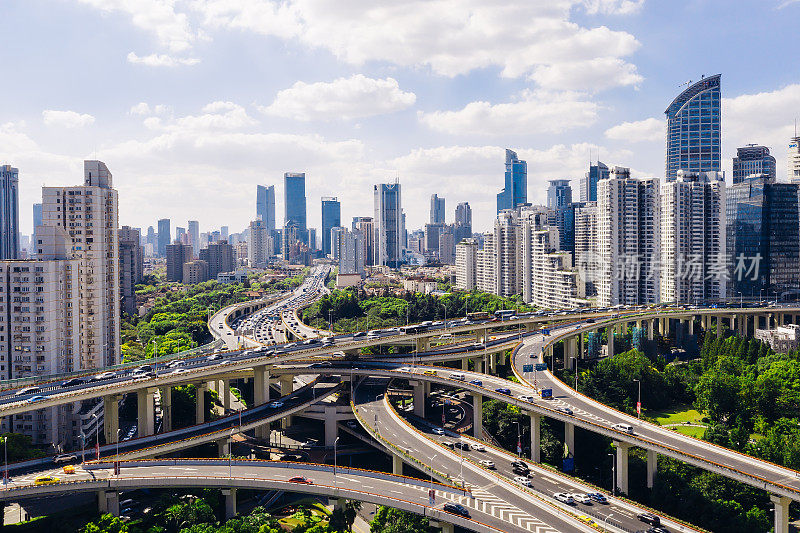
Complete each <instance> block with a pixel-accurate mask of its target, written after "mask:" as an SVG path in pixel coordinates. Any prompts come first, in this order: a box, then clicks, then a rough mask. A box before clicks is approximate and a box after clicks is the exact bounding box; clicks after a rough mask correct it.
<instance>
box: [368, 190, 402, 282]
mask: <svg viewBox="0 0 800 533" xmlns="http://www.w3.org/2000/svg"><path fill="white" fill-rule="evenodd" d="M373 192H374V202H375V264H376V265H386V266H390V267H397V266H398V265H399V264H400V261H401V260H402V258H403V240H404V237H405V227H404V225H403V207H402V201H401V196H400V184H399V183H381V184H378V185H375V186H374V187H373Z"/></svg>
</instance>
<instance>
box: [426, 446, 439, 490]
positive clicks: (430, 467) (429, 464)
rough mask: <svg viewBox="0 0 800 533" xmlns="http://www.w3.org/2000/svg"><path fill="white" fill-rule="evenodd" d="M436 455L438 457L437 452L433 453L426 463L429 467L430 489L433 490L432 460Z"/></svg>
mask: <svg viewBox="0 0 800 533" xmlns="http://www.w3.org/2000/svg"><path fill="white" fill-rule="evenodd" d="M437 457H439V454H438V453H435V454H433V456H432V457H430V458H429V459H430V462H429V463H428V468H429V469H430V475H431V484H430V487H431V490H433V460H434V459H436V458H437Z"/></svg>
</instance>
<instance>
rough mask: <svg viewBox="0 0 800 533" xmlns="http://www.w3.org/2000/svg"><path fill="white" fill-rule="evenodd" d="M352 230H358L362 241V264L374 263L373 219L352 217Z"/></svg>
mask: <svg viewBox="0 0 800 533" xmlns="http://www.w3.org/2000/svg"><path fill="white" fill-rule="evenodd" d="M352 229H353V230H354V231H360V232H361V236H362V238H363V241H364V264H365V265H368V266H369V265H373V264H374V263H375V219H373V218H372V217H353V226H352Z"/></svg>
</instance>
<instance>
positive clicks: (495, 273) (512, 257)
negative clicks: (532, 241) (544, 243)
mask: <svg viewBox="0 0 800 533" xmlns="http://www.w3.org/2000/svg"><path fill="white" fill-rule="evenodd" d="M477 277H478V289H480V290H482V291H486V292H491V293H493V294H497V295H498V296H513V295H515V294H519V293H521V292H522V226H521V224H520V222H519V214H518V212H517V211H516V210H514V209H506V210H504V211H501V212H500V213H499V214H498V215H497V218H496V219H495V221H494V228H493V231H491V232H488V233H486V234H485V235H484V243H483V249H482V250H481V251H480V252H478V276H477Z"/></svg>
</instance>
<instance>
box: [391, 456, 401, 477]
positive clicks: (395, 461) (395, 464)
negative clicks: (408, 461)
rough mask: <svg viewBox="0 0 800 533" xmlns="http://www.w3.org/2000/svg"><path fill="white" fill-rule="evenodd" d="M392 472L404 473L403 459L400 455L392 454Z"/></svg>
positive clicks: (397, 474)
mask: <svg viewBox="0 0 800 533" xmlns="http://www.w3.org/2000/svg"><path fill="white" fill-rule="evenodd" d="M392 474H394V475H396V476H402V475H403V459H402V458H401V457H400V456H399V455H395V454H392Z"/></svg>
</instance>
